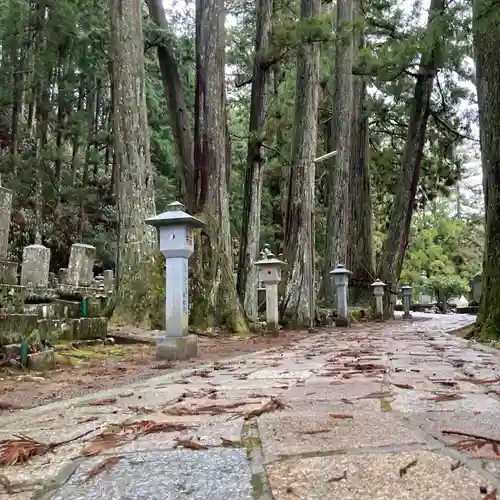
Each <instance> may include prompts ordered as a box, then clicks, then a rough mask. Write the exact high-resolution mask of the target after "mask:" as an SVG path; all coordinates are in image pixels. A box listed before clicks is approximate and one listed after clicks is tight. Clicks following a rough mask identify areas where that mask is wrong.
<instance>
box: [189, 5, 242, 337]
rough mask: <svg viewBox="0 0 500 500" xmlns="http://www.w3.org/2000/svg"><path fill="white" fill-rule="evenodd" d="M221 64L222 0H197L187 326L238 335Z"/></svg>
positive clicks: (239, 320)
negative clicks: (192, 250)
mask: <svg viewBox="0 0 500 500" xmlns="http://www.w3.org/2000/svg"><path fill="white" fill-rule="evenodd" d="M224 65H225V30H224V0H197V2H196V96H195V165H196V171H195V185H194V188H195V189H194V192H192V193H191V195H192V196H193V198H194V199H196V208H197V212H198V214H199V216H200V217H201V218H203V219H204V220H205V221H206V223H207V225H206V228H205V229H204V233H203V234H202V237H201V244H198V245H196V255H195V259H194V260H195V263H194V276H193V280H192V284H193V287H192V292H193V302H192V304H193V306H192V307H191V324H192V325H193V326H194V327H197V328H200V327H201V328H203V327H206V326H207V321H208V320H209V318H210V317H212V318H214V319H215V321H216V323H217V324H218V325H220V326H226V327H227V328H229V329H230V330H232V331H235V332H237V333H242V332H247V331H248V325H247V322H246V319H245V315H244V312H243V308H242V307H241V303H240V301H239V299H238V294H237V293H236V284H235V281H234V277H233V256H232V245H231V234H230V224H229V195H228V185H227V179H228V172H227V168H228V162H227V157H226V155H227V143H226V141H227V125H226V112H225V88H224Z"/></svg>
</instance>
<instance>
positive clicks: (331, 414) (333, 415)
mask: <svg viewBox="0 0 500 500" xmlns="http://www.w3.org/2000/svg"><path fill="white" fill-rule="evenodd" d="M328 416H329V417H332V418H338V419H341V420H342V419H348V418H354V417H353V416H352V415H344V414H343V413H329V414H328Z"/></svg>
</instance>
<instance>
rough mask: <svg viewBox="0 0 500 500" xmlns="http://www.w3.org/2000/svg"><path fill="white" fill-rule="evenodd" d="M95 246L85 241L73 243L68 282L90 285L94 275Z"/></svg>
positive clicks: (69, 283) (75, 284) (77, 284)
mask: <svg viewBox="0 0 500 500" xmlns="http://www.w3.org/2000/svg"><path fill="white" fill-rule="evenodd" d="M94 260H95V247H94V246H92V245H86V244H85V243H74V244H73V245H71V253H70V255H69V264H68V276H67V284H68V285H73V286H89V285H90V284H91V283H92V279H93V277H94V273H93V269H94Z"/></svg>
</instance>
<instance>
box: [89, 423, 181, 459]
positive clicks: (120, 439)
mask: <svg viewBox="0 0 500 500" xmlns="http://www.w3.org/2000/svg"><path fill="white" fill-rule="evenodd" d="M187 428H188V427H187V426H186V425H184V424H177V423H171V422H155V421H154V420H137V421H136V422H128V423H123V424H119V425H110V426H109V427H108V428H107V429H105V430H104V431H103V432H102V433H101V434H99V435H98V436H96V437H95V438H94V439H92V440H91V441H89V442H88V444H87V445H86V446H84V448H83V449H82V451H81V453H80V454H81V456H84V457H91V456H94V455H98V454H99V453H102V452H103V451H105V450H107V449H110V448H115V447H116V446H121V445H123V444H125V443H126V442H129V441H134V440H135V439H137V438H138V437H139V436H144V435H147V434H153V433H156V432H179V431H184V430H186V429H187Z"/></svg>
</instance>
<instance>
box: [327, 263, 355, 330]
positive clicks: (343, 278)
mask: <svg viewBox="0 0 500 500" xmlns="http://www.w3.org/2000/svg"><path fill="white" fill-rule="evenodd" d="M330 274H331V275H332V276H333V283H334V284H335V288H336V289H337V309H338V314H337V319H336V320H335V324H336V325H337V326H348V324H349V309H348V305H347V287H348V284H349V275H350V274H352V273H351V271H348V270H347V269H346V268H345V266H344V265H343V264H337V267H336V268H335V269H334V270H333V271H330Z"/></svg>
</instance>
